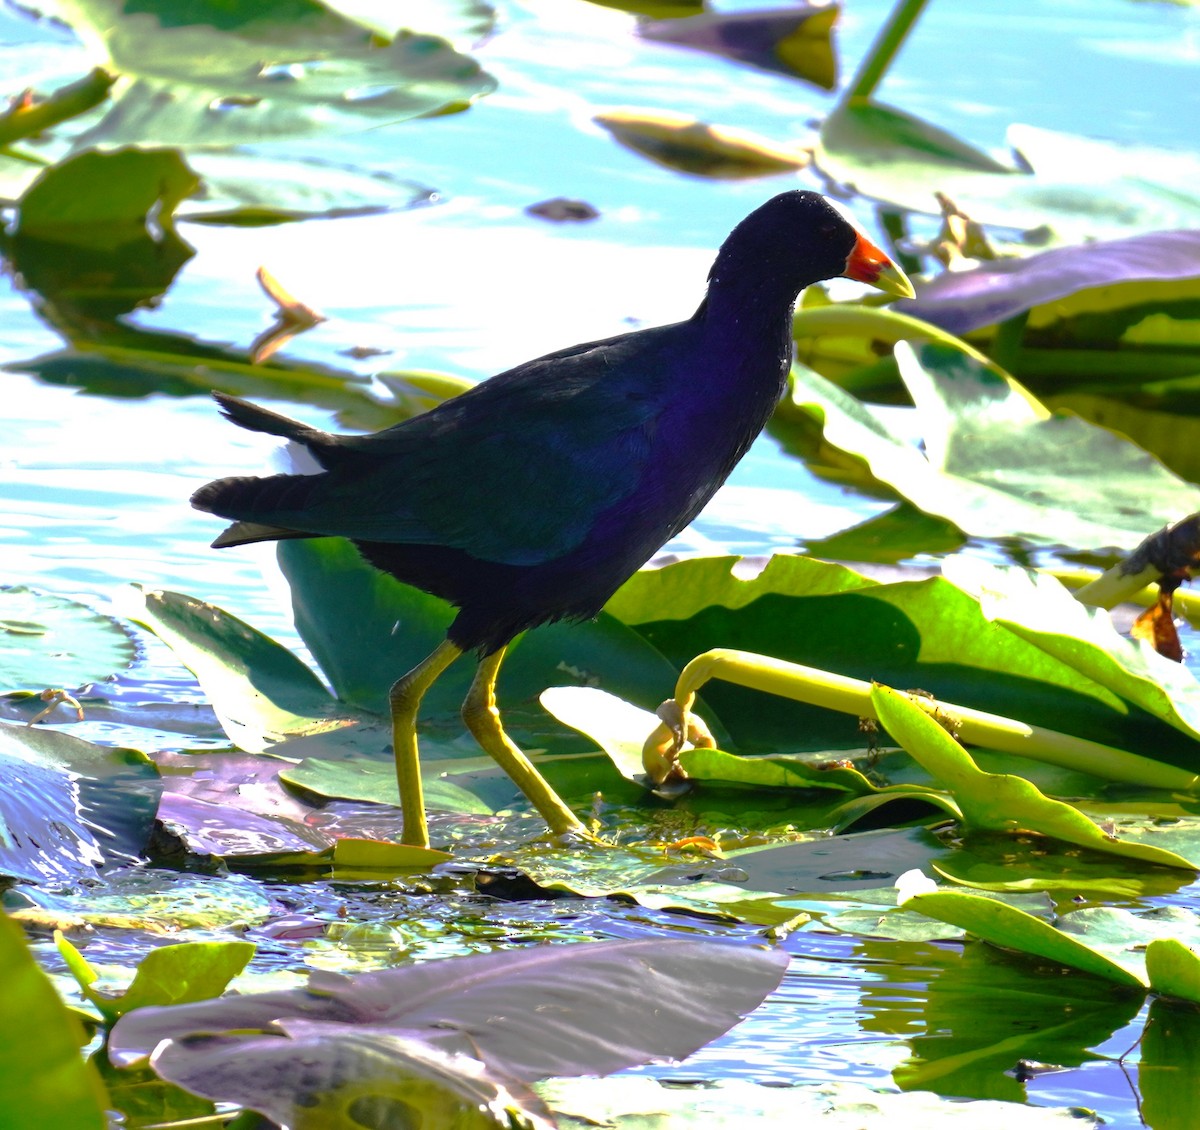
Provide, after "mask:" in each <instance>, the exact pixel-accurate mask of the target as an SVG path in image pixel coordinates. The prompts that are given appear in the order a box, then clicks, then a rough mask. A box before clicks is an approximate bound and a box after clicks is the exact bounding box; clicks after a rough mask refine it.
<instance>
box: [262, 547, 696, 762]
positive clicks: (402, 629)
mask: <svg viewBox="0 0 1200 1130" xmlns="http://www.w3.org/2000/svg"><path fill="white" fill-rule="evenodd" d="M278 552H279V562H280V566H281V568H282V569H283V572H284V576H285V577H286V578H287V580H288V583H289V585H290V586H291V590H292V608H293V612H294V615H295V619H296V627H297V629H298V631H299V632H300V635H301V637H302V638H303V640H304V642H305V643H306V644H307V645H308V647H309V650H310V651H311V652H312V653H313V656H314V657H315V658H316V660H317V662H318V664H320V667H321V670H322V671H324V672H325V674H326V675H327V676H328V678H329V681H330V683H331V684H332V685H333V687H334V689H335V690H336V691H337V693H338V696H339V697H340V698H341V699H342V700H343V701H345V702H348V703H351V704H353V705H355V706H358V707H359V708H361V709H364V710H369V711H372V712H374V713H376V714H386V713H387V709H388V707H387V694H388V689H389V688H390V687H391V685H392V683H394V682H395V681H396V679H398V678H399V677H400V676H401V675H403V674H404V673H405V672H406V671H408V670H410V669H411V668H412V667H415V666H416V665H417V664H418V663H419V662H420V661H421V660H423V659H424V658H425V657H426V656H427V655H428V654H429V653H430V652H432V651H433V649H434V648H435V647H436V646H437V645H438V644H439V643H440V642H441V641H442V640H443V639H444V638H445V633H446V629H447V627H448V626H449V624H450V621H451V620H452V619H453V616H454V612H453V609H452V608H451V607H450V605H448V604H447V603H446V602H445V601H443V600H439V599H438V598H436V597H432V596H428V595H426V594H425V593H422V592H420V591H418V590H417V589H414V588H412V587H411V586H409V585H403V584H400V583H399V582H398V581H396V580H395V579H394V578H392V577H389V576H387V575H386V574H384V573H381V572H379V571H378V570H377V569H374V568H372V567H371V566H370V565H367V564H366V563H365V562H364V561H363V560H362V558H361V557H360V556H359V554H358V552H357V550H355V549H354V547H353V546H352V545H351V544H350V543H349V542H346V541H344V540H341V539H338V538H319V539H317V538H314V539H311V540H304V541H302V540H294V541H285V542H281V543H280V544H279V550H278ZM471 675H472V671H471V664H470V662H469V661H467V660H464V661H462V662H460V663H459V664H458V665H456V667H454V668H452V669H451V670H450V671H448V672H447V673H446V674H445V675H444V676H443V677H442V678H441V679H439V680H438V682H437V683H435V684H434V686H433V688H432V689H431V690H430V692H429V694H428V695H427V696H426V698H425V700H424V701H423V703H422V710H421V717H422V719H423V720H424V721H425V722H437V721H438V720H439V719H440V720H441V722H442V723H443V724H444V723H445V722H446V721H450V723H451V725H452V726H453V732H454V733H455V734H456V735H457V734H459V733H461V730H462V728H461V725H459V723H458V721H457V714H458V709H459V706H460V705H461V703H462V700H463V699H464V698H465V697H466V693H467V688H468V686H469V683H470V679H471ZM674 676H675V671H674V669H673V668H672V667H671V666H670V665H669V664H667V663H666V662H665V661H664V660H663V658H662V657H661V656H660V655H659V654H658V653H657V652H656V651H655V650H654V649H653V648H652V647H650V646H649V645H647V643H646V642H645V640H643V639H642V638H641V636H640V635H639V634H638V633H636V632H633V631H631V630H630V629H629V628H627V627H626V626H624V625H623V624H621V623H619V622H618V621H617V620H614V619H613V618H612V617H611V616H606V615H601V616H600V618H599V619H598V620H596V621H593V622H590V623H586V624H552V625H548V626H546V627H543V628H538V629H535V630H534V631H531V632H528V633H526V634H525V635H524V636H522V637H521V638H520V639H519V640H517V641H516V642H515V643H514V644H513V645H512V646H511V647H510V649H509V655H508V658H507V659H506V660H505V662H504V666H503V667H502V668H501V672H500V678H499V683H498V687H499V698H500V706H501V708H502V709H504V710H505V712H506V717H507V718H508V719H509V720H510V722H512V723H513V731H514V735H515V734H516V733H521V732H525V733H530V732H531V731H532V732H534V733H537V736H538V737H539V738H544V737H547V736H548V735H546V734H544V733H542V732H539V728H540V729H541V730H542V731H544V720H545V718H544V715H541V712H540V711H537V710H536V706H534V705H533V704H534V701H535V700H536V697H537V695H538V694H540V693H541V692H542V691H543V690H544V689H545V688H546V687H549V686H561V685H579V684H585V685H589V686H602V687H605V688H607V689H610V690H612V691H613V692H614V693H616V694H620V695H622V696H623V697H629V698H633V699H634V700H635V701H646V700H647V699H648V698H650V697H652V696H654V695H655V694H657V693H658V692H657V689H656V688H657V687H659V686H662V685H663V684H664V683H667V682H670V681H671V680H672V679H673V678H674ZM531 706H532V707H533V710H534V713H533V714H530V712H529V711H530V707H531ZM539 717H540V719H541V720H540V721H539Z"/></svg>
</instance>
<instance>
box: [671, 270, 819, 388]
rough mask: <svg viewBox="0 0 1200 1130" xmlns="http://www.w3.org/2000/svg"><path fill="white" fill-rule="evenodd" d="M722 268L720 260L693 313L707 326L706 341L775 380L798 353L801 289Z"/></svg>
mask: <svg viewBox="0 0 1200 1130" xmlns="http://www.w3.org/2000/svg"><path fill="white" fill-rule="evenodd" d="M719 270H720V264H719V263H718V264H717V265H716V266H715V267H714V269H713V273H712V276H711V278H710V281H709V288H708V294H707V295H706V296H705V298H704V301H703V302H702V303H701V304H700V308H699V309H698V310H697V311H696V313H695V315H694V318H693V320H694V321H695V322H697V323H699V324H700V325H701V327H702V329H703V335H704V339H705V344H706V347H707V348H709V349H711V350H712V351H713V355H714V356H720V357H728V358H730V359H736V361H735V364H736V367H737V368H738V369H741V370H742V373H743V374H744V373H745V372H746V371H750V372H757V373H762V376H763V379H765V380H769V381H770V382H771V383H772V384H775V383H776V382H778V381H781V380H782V379H783V376H784V375H785V374H786V372H787V370H788V367H789V366H790V364H791V358H792V313H793V309H794V307H795V304H796V294H795V292H794V291H791V290H789V289H787V288H781V287H780V286H779V284H778V282H777V281H774V280H770V279H750V280H746V279H739V280H738V281H737V282H736V283H734V282H733V281H732V280H731V279H728V278H723V277H722V276H721V274H720V273H719ZM772 282H774V285H772ZM743 379H744V376H743Z"/></svg>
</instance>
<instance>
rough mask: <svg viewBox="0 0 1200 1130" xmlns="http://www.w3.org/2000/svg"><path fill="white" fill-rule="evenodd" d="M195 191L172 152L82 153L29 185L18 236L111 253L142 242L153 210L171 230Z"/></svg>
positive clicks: (20, 207)
mask: <svg viewBox="0 0 1200 1130" xmlns="http://www.w3.org/2000/svg"><path fill="white" fill-rule="evenodd" d="M199 186H200V182H199V180H198V179H197V178H196V175H195V173H193V172H192V171H191V169H189V168H188V167H187V165H186V164H185V163H184V160H183V158H182V157H181V156H180V154H179V152H178V150H175V149H136V148H133V147H130V148H126V149H118V150H114V151H112V152H103V153H101V152H95V151H90V152H86V153H80V154H78V155H77V156H75V157H69V158H67V160H65V161H62V162H60V163H59V164H57V165H52V166H51V167H50V168H48V169H46V170H45V171H44V172H43V173H42V174H41V175H40V176H39V177H38V178H37V180H36V181H34V182H33V184H32V185H30V186H29V189H28V190H27V191H26V192H25V193H24V195H22V197H21V199H20V201H19V202H18V207H17V231H18V233H19V234H20V235H22V236H24V237H25V238H30V239H42V240H46V241H49V242H58V243H67V244H71V245H73V246H85V247H89V248H95V249H98V250H103V251H109V252H111V251H113V250H114V249H116V248H119V247H120V246H121V245H122V244H125V243H129V242H130V241H132V240H135V239H138V238H139V237H141V236H142V235H143V234H144V233H145V225H146V216H147V215H149V214H150V213H151V212H152V211H153V212H155V213H156V214H158V215H159V216H160V217H161V218H160V223H162V224H163V225H167V226H169V225H170V223H171V219H172V216H173V214H174V212H175V209H176V207H177V206H178V205H179V202H180V201H181V200H183V199H184V198H185V197H187V196H190V195H191V194H192V193H193V192H195V191H196V189H197V188H198V187H199Z"/></svg>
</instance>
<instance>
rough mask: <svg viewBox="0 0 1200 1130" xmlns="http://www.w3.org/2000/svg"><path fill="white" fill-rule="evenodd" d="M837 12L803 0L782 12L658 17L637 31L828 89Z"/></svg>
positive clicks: (832, 80) (833, 79)
mask: <svg viewBox="0 0 1200 1130" xmlns="http://www.w3.org/2000/svg"><path fill="white" fill-rule="evenodd" d="M838 14H839V9H838V8H837V7H835V6H831V5H815V4H801V5H798V6H796V7H791V8H787V9H786V10H783V11H779V10H776V11H763V12H736V13H731V14H728V15H725V14H715V13H705V14H704V15H700V16H686V17H684V18H683V19H677V20H656V21H651V22H647V23H644V24H642V25H641V27H640V28H639V29H638V31H639V34H641V35H642V36H644V37H645V38H646V39H653V40H656V41H658V42H660V43H675V44H678V45H679V46H680V47H691V48H693V49H694V50H697V51H707V52H708V53H709V54H710V55H720V56H722V57H723V58H726V59H734V60H736V61H737V62H739V63H749V64H750V65H751V66H754V67H758V68H759V69H760V70H764V71H771V72H773V73H775V74H782V75H787V76H789V77H790V78H802V79H806V80H808V81H809V82H811V83H814V84H815V85H817V86H820V87H822V88H823V89H825V90H832V89H833V88H834V87H835V86H837V60H836V58H835V57H834V54H833V46H832V42H831V35H832V32H833V25H834V22H835V21H836V20H837V17H838Z"/></svg>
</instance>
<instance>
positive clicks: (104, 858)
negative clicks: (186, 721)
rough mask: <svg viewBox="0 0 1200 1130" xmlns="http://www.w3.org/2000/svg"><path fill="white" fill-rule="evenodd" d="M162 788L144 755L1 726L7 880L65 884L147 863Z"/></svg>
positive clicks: (0, 799)
mask: <svg viewBox="0 0 1200 1130" xmlns="http://www.w3.org/2000/svg"><path fill="white" fill-rule="evenodd" d="M161 787H162V786H161V783H160V781H159V776H158V770H157V769H155V767H154V765H153V763H152V762H150V760H149V759H148V758H147V757H146V756H145V755H144V754H142V753H138V752H137V751H136V750H132V749H111V748H106V747H102V746H97V745H93V744H92V743H91V742H85V741H83V740H82V739H81V738H76V737H74V736H72V735H70V734H64V733H60V732H59V731H57V730H44V729H37V728H31V727H28V726H14V725H11V724H8V723H3V724H0V875H6V876H8V877H10V878H17V879H23V880H25V881H27V882H49V883H54V884H56V885H61V884H62V883H63V882H64V881H78V880H81V879H89V878H90V879H95V878H96V869H97V868H98V867H100V866H101V865H103V864H105V863H112V862H117V861H120V862H125V861H128V860H130V859H136V858H139V857H140V856H141V855H142V854H143V852H144V850H145V847H146V843H147V841H148V839H149V836H150V828H151V825H152V824H153V821H154V814H155V810H156V808H157V806H158V795H159V792H160V790H161Z"/></svg>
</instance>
